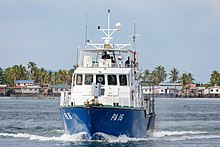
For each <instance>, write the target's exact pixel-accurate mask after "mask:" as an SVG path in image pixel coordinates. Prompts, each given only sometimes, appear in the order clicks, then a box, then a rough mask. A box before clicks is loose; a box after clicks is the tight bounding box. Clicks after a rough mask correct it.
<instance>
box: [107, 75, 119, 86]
mask: <svg viewBox="0 0 220 147" xmlns="http://www.w3.org/2000/svg"><path fill="white" fill-rule="evenodd" d="M108 85H117V78H116V75H108Z"/></svg>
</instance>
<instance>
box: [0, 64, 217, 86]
mask: <svg viewBox="0 0 220 147" xmlns="http://www.w3.org/2000/svg"><path fill="white" fill-rule="evenodd" d="M75 69H76V66H73V68H72V69H70V70H62V69H59V70H58V71H51V70H46V69H44V68H39V67H37V65H36V63H34V62H28V64H27V67H26V66H23V65H13V66H12V67H8V68H6V69H4V70H3V69H2V68H1V67H0V84H6V85H9V86H13V85H14V81H15V80H27V79H29V80H34V81H35V83H39V84H40V85H44V84H51V85H53V84H61V83H63V84H64V83H65V84H70V83H71V78H72V74H73V72H74V70H75ZM168 75H169V77H168V78H169V82H171V83H175V82H177V83H180V84H181V85H183V86H184V85H187V84H190V83H193V82H194V81H195V79H194V78H193V75H192V74H191V73H186V72H185V73H182V74H180V73H179V71H178V69H177V68H173V69H171V70H170V72H169V73H168V74H167V72H166V70H165V68H164V67H163V66H162V65H160V66H157V67H156V68H155V69H154V70H153V71H150V70H148V69H146V70H145V71H143V72H142V73H141V74H140V75H139V77H138V78H139V79H141V80H142V81H144V82H145V83H153V84H154V85H158V84H160V83H161V82H164V81H165V80H166V79H167V76H168ZM213 85H218V86H219V85H220V73H219V72H218V71H216V70H214V71H213V72H212V73H211V75H210V81H209V82H208V83H206V84H204V86H205V87H209V86H213Z"/></svg>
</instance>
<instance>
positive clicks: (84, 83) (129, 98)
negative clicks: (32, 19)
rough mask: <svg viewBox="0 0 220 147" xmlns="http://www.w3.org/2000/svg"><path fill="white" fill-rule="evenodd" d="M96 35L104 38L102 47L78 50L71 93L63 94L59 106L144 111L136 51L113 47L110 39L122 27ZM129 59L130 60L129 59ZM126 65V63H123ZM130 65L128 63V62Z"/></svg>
mask: <svg viewBox="0 0 220 147" xmlns="http://www.w3.org/2000/svg"><path fill="white" fill-rule="evenodd" d="M109 26H110V10H109V11H108V28H107V29H102V28H101V27H100V26H99V27H98V30H99V31H102V32H103V33H104V34H105V37H102V39H103V40H104V43H87V47H86V49H81V50H80V60H79V63H78V68H77V69H76V70H75V72H74V74H73V78H72V85H71V92H70V93H67V92H66V93H62V95H61V106H82V105H90V104H95V105H104V106H105V105H107V106H120V107H143V106H144V105H146V103H145V102H144V99H143V96H142V92H141V85H140V82H139V81H138V79H137V77H138V72H139V71H138V67H137V65H138V64H137V62H136V51H135V50H131V49H128V48H127V47H129V46H131V44H130V43H129V44H112V43H111V40H112V39H113V37H112V35H113V34H114V32H117V31H119V29H120V27H121V23H116V28H115V29H110V28H109ZM128 58H129V59H128ZM126 61H127V62H126ZM128 61H129V62H128Z"/></svg>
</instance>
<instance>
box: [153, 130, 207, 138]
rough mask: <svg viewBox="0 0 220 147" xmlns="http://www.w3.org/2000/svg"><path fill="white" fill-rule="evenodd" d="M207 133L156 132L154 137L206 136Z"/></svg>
mask: <svg viewBox="0 0 220 147" xmlns="http://www.w3.org/2000/svg"><path fill="white" fill-rule="evenodd" d="M205 133H207V132H202V131H155V132H153V134H152V136H153V137H158V138H159V137H165V136H182V135H196V134H205Z"/></svg>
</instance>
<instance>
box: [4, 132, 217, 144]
mask: <svg viewBox="0 0 220 147" xmlns="http://www.w3.org/2000/svg"><path fill="white" fill-rule="evenodd" d="M98 134H100V135H102V136H103V137H104V138H105V139H106V140H104V141H107V142H109V143H127V142H129V141H132V142H134V141H146V140H167V141H178V140H193V139H220V135H210V134H208V133H207V132H202V131H155V132H154V133H153V134H152V136H149V137H147V138H131V137H127V136H126V135H121V136H119V137H116V136H112V135H108V134H105V133H98ZM85 135H87V133H86V132H80V133H77V134H73V135H67V134H63V135H61V136H52V137H46V136H39V135H33V134H28V133H17V134H14V133H0V136H3V137H14V138H22V139H28V140H37V141H61V142H70V141H71V142H84V141H91V140H89V139H85ZM93 142H100V140H97V141H93Z"/></svg>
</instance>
